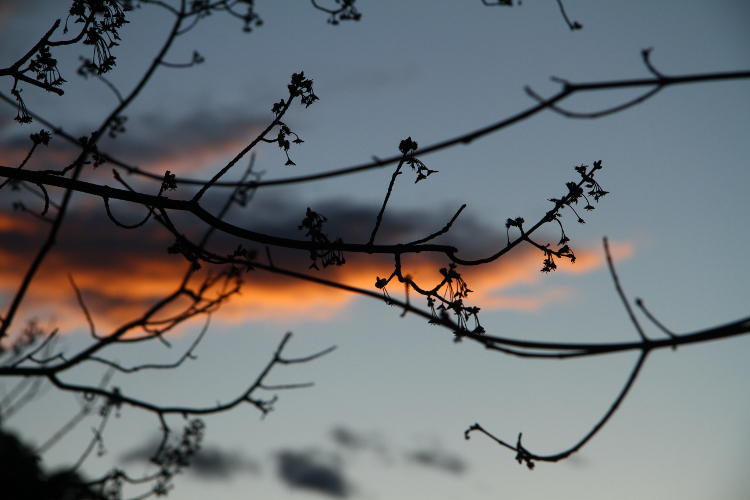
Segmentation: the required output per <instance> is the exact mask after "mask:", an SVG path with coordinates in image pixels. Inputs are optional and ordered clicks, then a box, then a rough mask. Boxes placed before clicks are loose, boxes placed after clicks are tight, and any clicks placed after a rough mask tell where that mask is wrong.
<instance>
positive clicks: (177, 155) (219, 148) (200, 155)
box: [0, 103, 283, 180]
mask: <svg viewBox="0 0 750 500" xmlns="http://www.w3.org/2000/svg"><path fill="white" fill-rule="evenodd" d="M0 104H4V103H0ZM8 109H10V108H8ZM268 121H269V118H262V117H257V116H254V115H248V114H243V113H237V112H232V111H225V112H223V113H222V112H215V111H206V110H198V111H194V112H193V113H192V114H189V115H185V116H182V117H179V118H174V119H169V120H167V119H165V118H163V117H160V116H156V115H147V116H143V117H141V118H140V119H134V120H131V121H127V122H125V127H126V129H127V132H126V133H124V134H120V135H118V136H117V138H116V139H112V138H110V137H108V136H104V137H103V138H102V140H101V141H100V142H99V149H100V150H101V151H103V152H106V153H107V154H109V155H111V156H112V157H114V158H117V159H119V160H121V161H124V162H125V163H128V164H131V165H135V166H138V167H141V168H143V169H145V170H148V171H150V172H153V173H156V174H157V175H162V174H163V173H164V172H165V171H167V170H171V171H172V172H173V173H177V174H178V175H189V174H194V173H196V172H201V171H206V170H209V171H212V170H213V169H215V168H216V167H217V165H220V164H224V163H226V161H228V160H229V159H231V158H232V157H233V156H234V155H235V154H237V153H238V152H239V151H241V150H242V149H243V148H244V147H245V146H246V145H247V144H248V143H249V142H250V141H252V140H253V139H254V138H255V136H257V134H258V133H260V132H261V130H262V129H263V128H264V127H265V126H266V125H267V123H268ZM39 128H41V127H39ZM74 128H77V129H78V132H70V131H68V132H69V133H70V134H71V135H73V136H74V137H82V136H86V135H88V134H89V133H90V128H91V127H86V126H79V127H74ZM34 130H35V131H38V128H37V127H35V129H34ZM164 131H169V132H168V133H166V134H165V133H164ZM30 147H31V141H30V140H29V136H28V134H26V133H24V134H18V133H12V135H10V134H9V137H7V138H6V139H4V140H3V144H2V145H0V162H2V164H3V165H16V164H18V163H19V162H20V161H21V160H22V159H23V158H24V157H25V156H26V154H27V153H28V151H29V148H30ZM79 151H80V149H79V148H78V147H77V146H75V145H73V144H71V143H70V142H68V141H66V140H65V139H64V138H62V137H57V136H55V135H54V134H53V136H52V140H51V141H50V144H49V145H48V146H47V147H42V148H37V150H36V151H35V152H34V156H33V157H32V159H31V161H30V162H29V167H30V168H34V169H59V168H61V167H64V166H66V165H68V164H69V163H71V162H72V161H73V160H74V159H75V158H76V156H77V154H78V152H79ZM282 156H283V155H282ZM282 156H279V159H280V160H281V158H282ZM100 170H105V171H106V176H107V180H111V172H110V170H109V169H103V168H100Z"/></svg>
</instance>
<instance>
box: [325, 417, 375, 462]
mask: <svg viewBox="0 0 750 500" xmlns="http://www.w3.org/2000/svg"><path fill="white" fill-rule="evenodd" d="M330 437H331V440H332V441H333V442H334V444H335V445H336V446H338V447H339V448H340V449H342V450H346V451H354V452H360V451H372V452H375V453H377V454H378V455H380V456H381V457H383V458H384V457H385V455H386V446H385V444H384V443H383V440H382V439H381V438H380V436H378V435H377V434H373V433H365V432H360V431H357V430H354V429H351V428H349V427H344V426H342V425H337V426H335V427H334V428H333V429H331V432H330Z"/></svg>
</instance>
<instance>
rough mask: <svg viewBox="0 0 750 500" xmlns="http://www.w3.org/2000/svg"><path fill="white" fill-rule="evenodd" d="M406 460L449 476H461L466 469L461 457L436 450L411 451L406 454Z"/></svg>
mask: <svg viewBox="0 0 750 500" xmlns="http://www.w3.org/2000/svg"><path fill="white" fill-rule="evenodd" d="M406 459H407V460H408V461H409V462H411V463H413V464H416V465H420V466H422V467H429V468H433V469H438V470H440V471H442V472H449V473H451V474H463V473H464V472H465V471H466V469H467V467H468V466H467V464H466V462H465V461H464V460H463V459H462V458H461V457H459V456H457V455H453V454H451V453H448V452H446V451H443V450H440V449H437V448H425V449H421V450H415V451H412V452H410V453H408V454H406Z"/></svg>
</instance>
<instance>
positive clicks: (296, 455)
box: [276, 450, 353, 498]
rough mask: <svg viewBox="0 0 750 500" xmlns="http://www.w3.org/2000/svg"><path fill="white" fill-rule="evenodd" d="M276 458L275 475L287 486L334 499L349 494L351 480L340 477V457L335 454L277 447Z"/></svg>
mask: <svg viewBox="0 0 750 500" xmlns="http://www.w3.org/2000/svg"><path fill="white" fill-rule="evenodd" d="M276 459H277V469H276V471H277V475H278V477H279V479H280V480H281V481H282V482H283V483H284V484H286V485H287V486H290V487H292V488H299V489H304V490H309V491H315V492H317V493H322V494H324V495H328V496H331V497H336V498H348V497H350V496H351V495H352V493H353V487H352V485H351V482H350V481H349V480H348V479H346V477H344V473H343V470H342V468H341V460H340V459H339V458H338V457H337V456H335V455H324V454H323V453H321V452H319V451H315V450H312V451H294V450H281V451H279V452H278V453H277V454H276Z"/></svg>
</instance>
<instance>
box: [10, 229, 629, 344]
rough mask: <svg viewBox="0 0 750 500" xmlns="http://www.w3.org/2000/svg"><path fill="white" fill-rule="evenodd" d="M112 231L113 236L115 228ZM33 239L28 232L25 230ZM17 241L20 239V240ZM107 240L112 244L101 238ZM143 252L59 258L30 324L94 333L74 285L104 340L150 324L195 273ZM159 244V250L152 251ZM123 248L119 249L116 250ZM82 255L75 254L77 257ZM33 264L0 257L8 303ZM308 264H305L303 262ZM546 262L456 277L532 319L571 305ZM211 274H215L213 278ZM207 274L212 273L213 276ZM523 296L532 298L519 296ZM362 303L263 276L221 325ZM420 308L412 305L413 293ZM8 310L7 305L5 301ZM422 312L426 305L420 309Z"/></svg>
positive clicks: (393, 290) (480, 295) (414, 263)
mask: <svg viewBox="0 0 750 500" xmlns="http://www.w3.org/2000/svg"><path fill="white" fill-rule="evenodd" d="M16 220H17V219H15V218H11V217H9V216H7V215H3V216H0V233H7V232H8V231H12V230H14V229H19V227H18V226H17V223H16V222H15V221H16ZM110 229H111V228H110ZM20 230H21V231H22V232H23V231H25V232H26V236H25V237H28V232H29V230H28V228H20ZM16 234H17V235H18V234H19V233H16ZM102 238H103V239H106V238H107V236H106V234H102ZM149 239H151V240H153V238H149V237H146V238H144V247H145V248H144V249H143V251H140V250H127V249H126V248H122V251H118V249H117V248H112V249H110V250H106V251H102V252H103V253H102V254H101V255H96V254H91V253H90V250H87V249H85V248H83V247H80V248H78V249H76V247H75V246H74V247H69V248H67V249H65V248H63V249H61V251H58V252H53V253H52V254H50V256H49V257H48V258H47V260H46V261H45V264H44V265H43V266H42V268H41V269H40V272H39V274H38V277H37V279H35V280H34V282H33V283H32V286H31V287H30V289H29V293H28V301H27V303H26V307H25V309H24V313H25V316H26V317H31V316H32V312H33V315H35V316H42V317H54V318H55V319H56V321H57V324H58V326H60V327H61V328H62V329H64V330H65V329H67V330H72V329H75V328H86V323H85V319H84V316H83V314H82V312H81V310H80V307H79V306H78V304H77V302H76V299H75V294H74V292H73V289H72V287H71V285H70V283H69V278H68V276H69V275H72V276H73V277H74V279H75V281H76V283H77V285H78V287H79V289H80V290H81V292H82V294H83V296H84V298H85V300H86V303H87V305H88V307H89V308H90V310H91V311H92V313H93V316H94V319H95V321H96V323H97V325H98V326H99V327H100V332H104V331H106V330H105V329H106V328H112V327H114V326H116V325H118V324H121V323H123V322H125V321H127V320H130V319H133V318H135V317H137V316H138V315H140V314H142V313H143V312H144V311H145V310H146V309H147V308H148V307H150V306H151V305H152V304H154V303H155V302H157V301H158V300H159V299H160V298H162V297H164V296H165V295H167V294H169V293H171V292H172V291H174V289H175V288H176V287H177V285H178V284H179V282H180V279H181V277H182V276H183V274H184V272H185V270H186V268H187V263H186V262H185V260H184V259H183V258H182V257H178V256H175V255H169V254H168V253H167V252H166V251H164V248H165V247H166V244H165V242H164V240H163V239H162V241H159V242H157V244H148V240H149ZM152 243H153V242H152ZM115 246H117V245H115ZM611 247H612V251H613V256H614V258H615V259H622V258H626V257H629V256H630V255H632V252H633V247H632V245H631V244H628V243H613V244H612V245H611ZM76 250H77V251H76ZM576 253H577V257H578V258H577V260H576V263H575V264H570V263H567V262H563V261H562V260H561V261H559V262H558V265H559V267H558V270H557V271H556V272H557V273H562V274H581V273H587V272H591V271H593V270H595V269H598V268H601V267H602V266H603V265H604V259H603V253H602V251H601V249H600V248H598V246H597V247H594V248H583V249H579V250H578V251H577V252H576ZM32 258H33V254H28V253H21V252H18V251H14V250H13V249H12V248H10V249H6V248H0V294H2V296H4V297H10V296H11V295H10V294H12V293H13V291H14V290H15V287H17V286H18V284H19V283H20V281H21V279H22V276H23V273H24V272H25V270H26V269H27V267H28V265H29V263H30V261H31V259H32ZM306 258H307V256H306V254H304V255H301V257H300V259H301V260H300V261H301V262H304V260H305V259H306ZM541 261H542V255H541V253H540V252H539V251H538V250H536V249H534V248H532V247H530V246H527V247H525V248H518V249H515V250H514V251H513V252H511V253H510V254H508V255H507V256H506V257H505V258H503V259H500V260H498V261H496V262H492V263H489V264H486V265H483V266H469V267H460V268H459V269H458V271H459V272H460V273H461V274H462V276H463V278H464V279H465V281H466V282H467V284H468V285H469V287H470V288H471V289H472V290H474V292H473V293H472V294H470V295H469V298H468V299H467V301H466V302H467V303H469V304H471V305H477V306H479V307H481V308H482V309H483V310H498V309H510V310H524V311H533V310H538V309H540V308H541V307H544V306H545V305H546V304H549V303H552V302H557V301H561V300H564V299H566V298H568V297H569V296H570V292H569V291H567V290H564V289H561V288H550V287H548V286H545V285H544V277H545V275H544V274H543V273H541V272H539V269H540V267H541ZM446 264H447V262H446V259H445V257H441V256H437V255H429V254H418V255H411V256H409V257H408V258H405V259H404V262H403V266H404V267H403V269H404V272H405V273H408V274H409V275H410V276H412V277H413V278H414V279H415V280H417V282H418V283H420V285H421V286H423V287H431V286H433V285H434V284H435V283H436V282H437V281H438V280H439V277H440V275H439V273H438V269H439V268H440V267H442V266H445V265H446ZM391 270H392V262H391V261H390V260H389V259H388V258H385V257H382V256H366V255H351V256H348V262H347V264H346V265H344V266H340V267H335V268H328V269H326V270H324V271H322V272H320V273H318V272H316V271H314V270H313V271H311V273H313V274H316V275H319V276H321V277H325V278H326V279H330V280H334V281H338V282H342V283H345V284H348V285H351V286H355V287H360V288H364V289H367V290H376V289H375V286H374V284H375V278H376V276H381V277H382V276H388V275H389V274H390V272H391ZM207 271H208V270H207ZM207 271H206V272H207ZM519 286H523V287H524V290H525V294H523V295H519V294H515V293H514V288H515V287H519ZM388 291H389V293H390V294H391V295H392V296H394V297H400V296H402V295H403V288H402V286H401V285H400V284H398V283H395V282H392V284H390V285H389V286H388ZM356 297H357V296H356V295H354V294H352V293H349V292H346V291H343V290H338V289H332V288H329V287H325V286H322V285H318V284H314V283H309V282H305V281H301V280H297V279H294V278H288V277H283V276H278V275H273V274H270V273H268V272H265V271H261V270H255V271H250V272H248V273H247V274H246V275H245V276H243V287H242V290H241V293H240V294H238V295H236V296H234V297H233V298H232V299H231V300H230V301H228V302H227V303H225V304H224V305H223V307H222V308H221V310H220V311H219V313H218V314H217V317H218V319H220V320H223V321H226V322H231V323H239V322H244V321H250V320H271V321H278V322H280V323H283V324H288V323H289V322H295V321H308V320H316V321H325V320H329V319H331V318H334V317H335V316H336V315H337V314H341V313H342V312H343V311H345V310H346V308H347V307H348V306H349V305H350V304H351V303H352V301H353V300H354V299H355V298H356ZM412 299H413V300H415V299H414V295H413V293H412ZM5 302H6V303H7V301H5ZM417 303H419V304H420V305H421V304H423V302H422V301H421V300H417Z"/></svg>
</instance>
